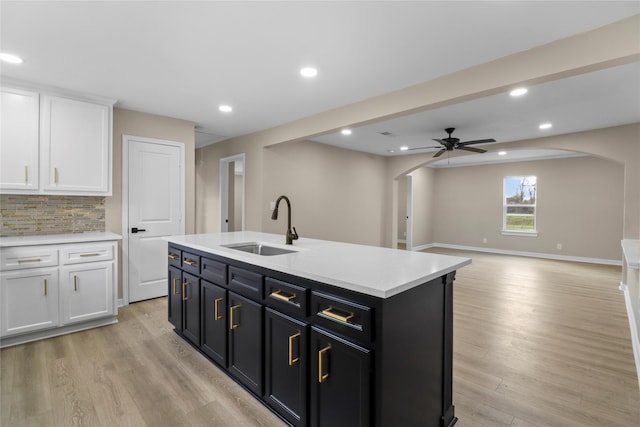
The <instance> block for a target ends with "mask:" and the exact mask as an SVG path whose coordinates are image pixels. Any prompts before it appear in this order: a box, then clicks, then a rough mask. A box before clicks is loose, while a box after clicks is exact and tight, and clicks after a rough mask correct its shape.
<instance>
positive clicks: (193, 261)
mask: <svg viewBox="0 0 640 427" xmlns="http://www.w3.org/2000/svg"><path fill="white" fill-rule="evenodd" d="M182 269H183V270H184V271H188V272H189V273H191V274H197V275H200V255H195V254H190V253H189V252H184V251H183V252H182Z"/></svg>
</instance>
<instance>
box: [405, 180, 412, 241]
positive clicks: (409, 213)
mask: <svg viewBox="0 0 640 427" xmlns="http://www.w3.org/2000/svg"><path fill="white" fill-rule="evenodd" d="M406 179H407V202H406V203H407V217H408V218H407V219H406V221H407V236H406V237H405V247H406V250H408V251H412V250H413V176H412V175H411V174H407V175H406Z"/></svg>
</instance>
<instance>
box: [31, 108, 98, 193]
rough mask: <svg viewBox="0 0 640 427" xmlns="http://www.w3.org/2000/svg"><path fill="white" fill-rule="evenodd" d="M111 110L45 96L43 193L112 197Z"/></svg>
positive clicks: (42, 142) (43, 116) (42, 121)
mask: <svg viewBox="0 0 640 427" xmlns="http://www.w3.org/2000/svg"><path fill="white" fill-rule="evenodd" d="M110 118H111V106H107V105H100V104H95V103H90V102H85V101H78V100H74V99H68V98H61V97H58V96H49V95H43V97H42V106H41V116H40V143H41V150H40V162H41V165H42V168H41V170H42V176H41V183H42V189H43V190H44V191H45V192H47V193H61V194H69V193H77V194H104V195H109V194H111V132H110V126H111V120H110Z"/></svg>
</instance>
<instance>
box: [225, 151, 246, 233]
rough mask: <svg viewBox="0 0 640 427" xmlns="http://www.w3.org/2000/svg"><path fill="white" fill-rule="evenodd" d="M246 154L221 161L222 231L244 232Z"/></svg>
mask: <svg viewBox="0 0 640 427" xmlns="http://www.w3.org/2000/svg"><path fill="white" fill-rule="evenodd" d="M244 194H245V154H244V153H242V154H237V155H235V156H230V157H225V158H222V159H220V231H221V232H228V231H244V222H245V213H244V206H245V203H244Z"/></svg>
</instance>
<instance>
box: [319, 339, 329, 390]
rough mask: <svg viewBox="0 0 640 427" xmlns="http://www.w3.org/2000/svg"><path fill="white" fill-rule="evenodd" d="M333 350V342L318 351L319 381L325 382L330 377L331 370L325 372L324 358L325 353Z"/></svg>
mask: <svg viewBox="0 0 640 427" xmlns="http://www.w3.org/2000/svg"><path fill="white" fill-rule="evenodd" d="M329 350H331V344H328V345H327V346H326V347H325V348H323V349H322V350H320V351H319V352H318V382H319V383H323V382H325V381H326V380H327V378H329V372H327V373H326V374H325V373H324V366H323V363H322V360H323V359H324V354H325V353H326V352H328V351H329Z"/></svg>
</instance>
